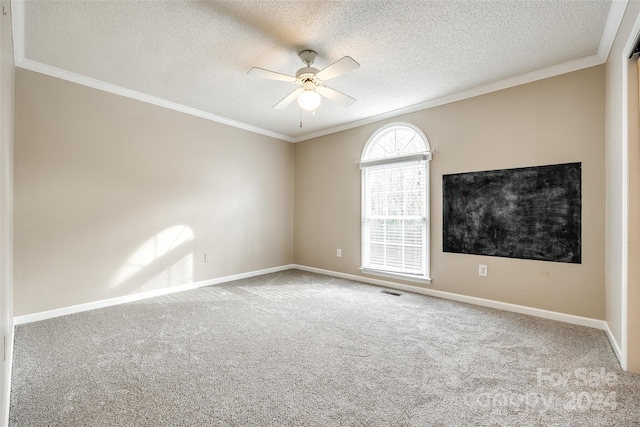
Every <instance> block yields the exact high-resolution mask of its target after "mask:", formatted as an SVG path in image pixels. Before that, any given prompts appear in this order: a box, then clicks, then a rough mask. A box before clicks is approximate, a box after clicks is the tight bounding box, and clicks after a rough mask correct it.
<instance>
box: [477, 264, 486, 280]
mask: <svg viewBox="0 0 640 427" xmlns="http://www.w3.org/2000/svg"><path fill="white" fill-rule="evenodd" d="M478 276H482V277H487V266H486V265H483V264H480V265H479V266H478Z"/></svg>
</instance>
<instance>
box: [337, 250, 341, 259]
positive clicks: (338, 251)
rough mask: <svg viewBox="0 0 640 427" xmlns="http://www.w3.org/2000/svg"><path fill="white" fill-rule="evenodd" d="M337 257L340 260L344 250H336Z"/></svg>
mask: <svg viewBox="0 0 640 427" xmlns="http://www.w3.org/2000/svg"><path fill="white" fill-rule="evenodd" d="M336 256H337V257H338V258H340V257H341V256H342V249H336Z"/></svg>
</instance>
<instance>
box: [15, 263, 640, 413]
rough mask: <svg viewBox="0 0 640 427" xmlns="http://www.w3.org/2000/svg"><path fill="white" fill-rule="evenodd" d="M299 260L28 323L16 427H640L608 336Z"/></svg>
mask: <svg viewBox="0 0 640 427" xmlns="http://www.w3.org/2000/svg"><path fill="white" fill-rule="evenodd" d="M381 290H382V288H378V287H375V286H369V285H365V284H361V283H356V282H351V281H347V280H341V279H336V278H332V277H327V276H321V275H316V274H310V273H306V272H301V271H298V270H289V271H286V272H283V273H276V274H269V275H265V276H260V277H256V278H252V279H247V280H241V281H237V282H232V283H228V284H224V285H218V286H212V287H207V288H201V289H197V290H193V291H189V292H183V293H179V294H173V295H168V296H163V297H157V298H154V299H148V300H144V301H139V302H135V303H129V304H125V305H120V306H116V307H110V308H105V309H100V310H94V311H91V312H86V313H80V314H75V315H70V316H64V317H59V318H55V319H51V320H46V321H42V322H36V323H31V324H27V325H22V326H19V327H18V328H17V331H16V338H15V340H16V341H15V357H14V367H13V385H12V395H11V413H10V425H12V426H194V425H202V426H205V425H206V426H467V425H468V426H494V425H495V426H634V425H640V377H638V376H635V375H632V374H627V373H624V372H622V371H621V370H620V368H619V365H618V363H617V361H616V359H615V356H614V354H613V352H612V350H611V347H610V345H609V343H608V341H607V338H606V337H605V334H604V333H603V332H602V331H599V330H595V329H590V328H584V327H578V326H572V325H567V324H563V323H559V322H553V321H549V320H543V319H538V318H534V317H527V316H524V315H518V314H513V313H506V312H501V311H497V310H492V309H486V308H482V307H476V306H471V305H466V304H461V303H456V302H451V301H446V300H441V299H437V298H430V297H425V296H420V295H414V294H409V293H403V294H402V295H401V296H393V295H389V294H385V293H383V292H381Z"/></svg>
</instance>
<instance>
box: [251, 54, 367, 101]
mask: <svg viewBox="0 0 640 427" xmlns="http://www.w3.org/2000/svg"><path fill="white" fill-rule="evenodd" d="M298 56H299V57H300V59H301V60H302V62H303V63H305V65H306V67H302V68H300V69H299V70H298V71H296V75H295V77H294V76H289V75H287V74H282V73H277V72H275V71H269V70H265V69H264V68H258V67H253V68H252V69H250V70H249V72H248V73H247V74H248V75H250V76H255V77H260V78H263V79H271V80H280V81H284V82H290V83H296V84H297V85H298V86H299V87H298V88H297V89H296V90H294V91H293V92H291V93H290V94H289V95H287V96H286V97H285V98H284V99H283V100H282V101H280V102H278V103H277V104H276V105H274V106H273V108H275V109H283V108H285V107H286V106H288V105H289V104H291V103H292V102H293V101H294V100H295V99H296V98H297V99H298V104H299V105H300V108H302V109H304V110H307V111H314V110H315V109H316V108H318V106H319V105H320V101H321V97H320V95H322V96H324V97H325V98H327V99H330V100H331V101H333V102H336V103H338V104H340V105H342V106H344V107H349V106H350V105H351V104H353V103H354V102H356V100H355V98H352V97H350V96H348V95H345V94H344V93H342V92H338V91H337V90H335V89H331V88H330V87H328V86H324V84H323V83H324V82H326V81H327V80H329V79H332V78H334V77H338V76H339V75H342V74H344V73H347V72H349V71H352V70H355V69H356V68H358V67H360V64H358V63H357V62H356V61H354V60H353V58H351V57H350V56H345V57H343V58H342V59H339V60H337V61H336V62H334V63H333V64H331V65H329V66H328V67H326V68H325V69H323V70H318V69H317V68H314V67H312V66H311V64H313V62H314V61H315V60H316V58H317V57H318V54H317V53H316V52H315V51H313V50H309V49H307V50H303V51H302V52H300V53H299V54H298Z"/></svg>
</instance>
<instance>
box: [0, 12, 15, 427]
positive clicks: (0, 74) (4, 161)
mask: <svg viewBox="0 0 640 427" xmlns="http://www.w3.org/2000/svg"><path fill="white" fill-rule="evenodd" d="M0 8H4V9H5V11H7V14H6V15H0V40H1V43H2V44H1V45H0V327H1V333H2V336H3V337H6V340H7V341H6V342H7V344H8V345H9V346H10V347H11V343H13V294H12V291H13V235H12V232H13V115H14V107H13V105H14V104H13V101H14V81H15V67H14V63H13V39H12V36H11V34H12V32H11V2H9V1H6V0H3V1H0ZM0 346H2V342H0ZM9 351H10V349H7V350H6V353H5V351H3V353H5V354H6V356H7V358H6V359H5V358H4V357H2V356H0V365H1V369H0V425H5V424H6V423H7V422H8V417H9V413H8V412H9V383H10V380H11V379H10V372H11V367H10V366H9Z"/></svg>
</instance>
